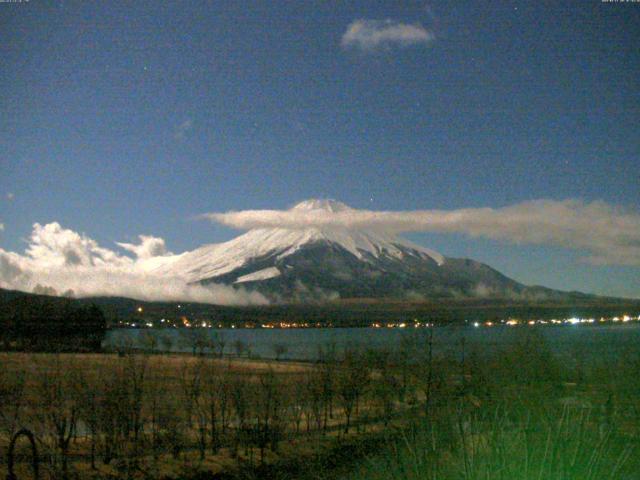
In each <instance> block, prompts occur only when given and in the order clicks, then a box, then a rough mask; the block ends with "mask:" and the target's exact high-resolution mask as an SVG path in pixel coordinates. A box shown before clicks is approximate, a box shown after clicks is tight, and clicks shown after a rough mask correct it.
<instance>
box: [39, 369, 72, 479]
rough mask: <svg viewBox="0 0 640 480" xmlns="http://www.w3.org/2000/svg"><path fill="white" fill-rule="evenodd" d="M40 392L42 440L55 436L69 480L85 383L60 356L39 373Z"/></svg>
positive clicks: (64, 473)
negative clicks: (82, 389)
mask: <svg viewBox="0 0 640 480" xmlns="http://www.w3.org/2000/svg"><path fill="white" fill-rule="evenodd" d="M38 373H39V375H38V377H39V378H38V379H37V392H38V395H39V397H40V399H41V402H42V404H41V406H40V410H39V415H40V420H41V425H42V432H41V435H40V437H41V438H43V439H47V438H50V437H53V445H54V447H55V448H56V449H57V451H58V453H59V454H60V464H59V465H57V466H59V467H60V474H61V478H63V479H64V480H66V479H67V478H69V448H70V446H71V440H72V439H73V437H74V434H75V432H76V428H77V423H78V417H79V413H80V401H79V398H80V395H81V385H82V383H81V380H80V378H79V376H78V373H77V372H76V371H75V370H71V371H69V370H66V369H65V370H63V365H62V363H61V361H60V357H57V356H56V357H55V359H54V361H53V366H52V367H51V368H43V369H40V370H39V372H38Z"/></svg>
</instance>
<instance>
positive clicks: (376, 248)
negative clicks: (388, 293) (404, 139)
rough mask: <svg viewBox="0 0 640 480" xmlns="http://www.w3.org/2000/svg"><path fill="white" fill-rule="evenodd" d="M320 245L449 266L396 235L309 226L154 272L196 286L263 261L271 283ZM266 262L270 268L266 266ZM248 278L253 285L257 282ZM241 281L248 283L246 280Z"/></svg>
mask: <svg viewBox="0 0 640 480" xmlns="http://www.w3.org/2000/svg"><path fill="white" fill-rule="evenodd" d="M291 210H293V211H296V212H310V213H312V212H317V211H319V210H321V211H323V212H329V213H339V212H348V211H349V210H351V208H350V207H349V206H347V205H345V204H344V203H341V202H338V201H336V200H324V199H311V200H306V201H303V202H301V203H298V204H297V205H295V206H294V207H293V208H292V209H291ZM317 244H326V245H329V246H332V247H335V248H339V249H342V250H344V251H346V252H348V253H349V254H351V255H353V256H354V257H355V259H357V260H359V261H362V262H373V261H376V260H377V259H380V258H391V259H396V260H401V259H403V258H404V257H406V256H414V257H417V258H421V259H424V260H428V261H433V262H435V263H436V264H437V265H442V264H443V263H444V261H445V259H444V257H443V256H442V255H440V254H439V253H437V252H434V251H432V250H429V249H427V248H424V247H421V246H419V245H416V244H413V243H411V242H409V241H407V240H404V239H402V238H399V237H397V236H395V235H391V234H385V233H381V232H377V231H376V232H374V231H366V230H354V229H348V228H341V227H315V226H310V227H308V228H297V229H288V228H255V229H252V230H249V231H248V232H246V233H245V234H243V235H240V236H238V237H236V238H234V239H232V240H230V241H228V242H224V243H220V244H212V245H205V246H203V247H200V248H198V249H196V250H193V251H191V252H186V253H183V254H181V255H177V256H175V257H173V258H172V259H171V260H170V261H167V263H166V264H165V265H163V266H161V267H159V268H158V269H157V270H156V271H157V272H159V273H170V274H172V275H179V276H182V277H185V278H186V279H187V280H188V281H189V282H197V281H201V280H210V279H215V278H216V277H220V276H222V275H228V274H231V273H232V272H234V271H235V270H239V269H242V272H243V274H242V275H243V276H244V277H245V278H246V271H247V269H249V270H251V268H249V267H250V265H251V264H252V262H258V261H259V262H260V266H261V269H264V268H269V270H268V272H269V278H272V277H273V276H275V275H277V273H276V271H275V270H274V268H275V266H274V264H275V263H276V262H278V261H282V260H283V259H285V258H286V257H288V256H290V255H293V254H295V253H296V252H298V251H300V250H301V249H304V248H305V247H308V246H312V245H317ZM265 259H271V260H265ZM265 261H266V262H267V263H269V262H271V263H272V264H268V265H267V264H265ZM248 273H251V271H249V272H248ZM239 278H242V276H241V277H239ZM249 278H250V279H252V280H253V277H249ZM256 279H257V278H256ZM242 280H243V281H246V280H245V279H244V278H242Z"/></svg>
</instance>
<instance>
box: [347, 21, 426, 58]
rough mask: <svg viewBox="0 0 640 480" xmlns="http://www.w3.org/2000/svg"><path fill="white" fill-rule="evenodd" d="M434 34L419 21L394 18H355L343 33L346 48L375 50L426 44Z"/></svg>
mask: <svg viewBox="0 0 640 480" xmlns="http://www.w3.org/2000/svg"><path fill="white" fill-rule="evenodd" d="M434 38H435V36H434V34H433V33H432V32H430V31H429V30H427V29H426V28H425V27H423V26H422V25H421V24H419V23H413V24H409V23H400V22H396V21H394V20H366V19H360V20H355V21H353V22H351V24H349V26H348V27H347V31H346V32H344V34H343V35H342V41H341V44H342V46H343V47H345V48H357V49H359V50H362V51H373V50H376V49H379V48H385V47H393V46H397V47H408V46H411V45H426V44H428V43H430V42H431V41H432V40H433V39H434Z"/></svg>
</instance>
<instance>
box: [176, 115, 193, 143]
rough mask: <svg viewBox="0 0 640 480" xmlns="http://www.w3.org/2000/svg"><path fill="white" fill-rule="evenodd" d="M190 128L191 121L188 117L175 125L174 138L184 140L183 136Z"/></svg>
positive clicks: (191, 125) (191, 126)
mask: <svg viewBox="0 0 640 480" xmlns="http://www.w3.org/2000/svg"><path fill="white" fill-rule="evenodd" d="M192 128H193V121H192V120H191V119H190V118H188V119H186V120H185V121H184V122H182V123H181V124H180V125H178V126H177V127H176V131H175V135H174V136H175V138H176V139H177V140H184V139H185V137H186V136H187V132H188V131H189V130H191V129H192Z"/></svg>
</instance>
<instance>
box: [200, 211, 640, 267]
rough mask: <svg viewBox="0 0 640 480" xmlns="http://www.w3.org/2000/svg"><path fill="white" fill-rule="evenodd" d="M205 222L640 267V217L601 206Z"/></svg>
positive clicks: (305, 214)
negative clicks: (550, 248) (487, 243)
mask: <svg viewBox="0 0 640 480" xmlns="http://www.w3.org/2000/svg"><path fill="white" fill-rule="evenodd" d="M203 217H205V218H207V219H209V220H211V221H214V222H218V223H222V224H224V225H227V226H230V227H233V228H237V229H242V230H246V229H252V228H273V227H280V228H290V229H297V228H308V227H318V228H347V229H364V230H377V231H384V232H388V233H401V232H443V233H463V234H466V235H469V236H471V237H484V238H489V239H494V240H504V241H508V242H512V243H517V244H541V245H555V246H561V247H566V248H570V249H576V250H580V251H584V252H586V253H587V256H586V260H587V261H589V262H591V263H594V264H615V265H635V266H640V214H638V213H637V212H631V211H625V210H624V209H622V208H621V207H616V206H612V205H609V204H607V203H605V202H601V201H596V202H591V203H586V202H583V201H580V200H564V201H555V200H535V201H530V202H524V203H519V204H516V205H512V206H508V207H503V208H467V209H460V210H451V211H445V210H420V211H400V212H390V211H370V210H355V209H346V210H342V211H337V212H330V211H326V210H322V209H314V210H299V209H295V208H294V209H291V210H246V211H241V212H228V213H209V214H205V215H203Z"/></svg>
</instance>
